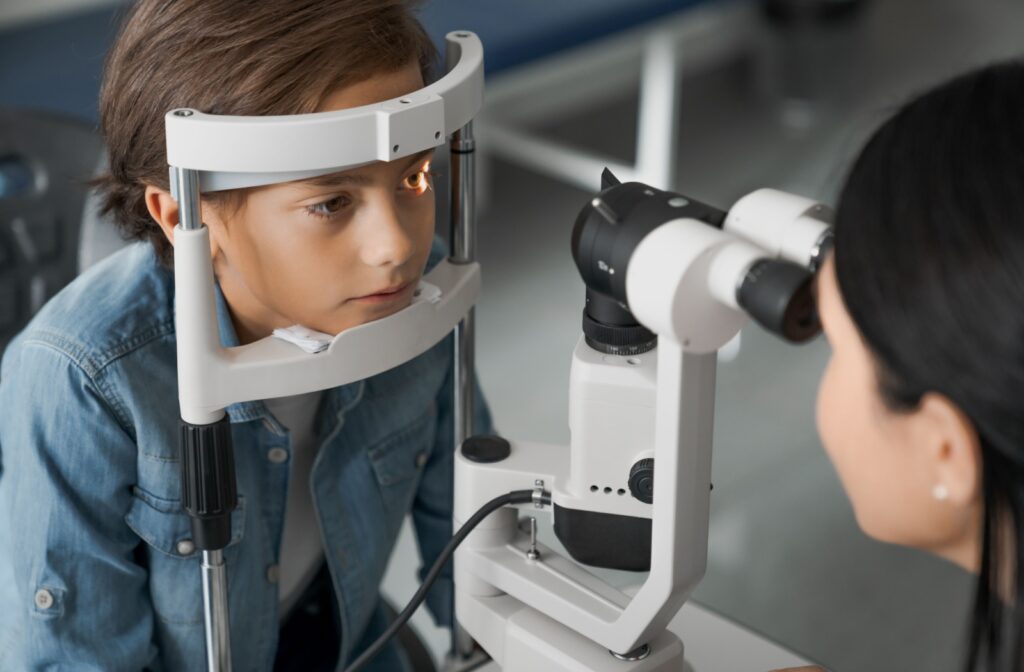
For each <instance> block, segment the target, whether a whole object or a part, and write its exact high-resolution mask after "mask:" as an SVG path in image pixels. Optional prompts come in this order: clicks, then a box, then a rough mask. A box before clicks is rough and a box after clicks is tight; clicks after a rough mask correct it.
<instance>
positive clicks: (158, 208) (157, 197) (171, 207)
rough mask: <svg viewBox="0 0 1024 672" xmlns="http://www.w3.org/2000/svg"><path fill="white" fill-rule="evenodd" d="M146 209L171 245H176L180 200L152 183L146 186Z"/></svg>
mask: <svg viewBox="0 0 1024 672" xmlns="http://www.w3.org/2000/svg"><path fill="white" fill-rule="evenodd" d="M146 209H147V210H149V216H150V217H152V218H153V221H154V222H156V223H157V224H159V225H160V229H161V230H163V232H164V235H165V236H167V240H169V241H170V243H171V245H174V227H175V226H177V225H178V202H177V201H176V200H174V199H173V198H172V197H171V193H170V192H169V191H164V190H163V189H159V188H157V187H154V186H152V185H148V186H146Z"/></svg>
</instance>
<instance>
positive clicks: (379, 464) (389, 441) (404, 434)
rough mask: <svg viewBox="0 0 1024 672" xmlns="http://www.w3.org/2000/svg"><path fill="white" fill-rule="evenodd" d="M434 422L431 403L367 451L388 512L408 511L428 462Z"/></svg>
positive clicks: (433, 407) (435, 410) (434, 429)
mask: <svg viewBox="0 0 1024 672" xmlns="http://www.w3.org/2000/svg"><path fill="white" fill-rule="evenodd" d="M436 419H437V409H436V408H435V406H434V405H433V404H432V405H431V407H430V409H429V410H428V411H427V412H426V413H424V414H423V415H421V416H420V417H419V418H417V419H416V420H413V421H412V422H411V423H409V424H408V425H406V426H404V427H402V428H401V429H400V430H398V431H397V432H394V433H392V434H390V435H388V436H387V437H385V438H383V439H381V440H380V441H378V442H377V443H376V444H374V445H373V446H372V447H371V448H370V449H369V452H368V455H369V458H370V465H371V466H372V467H373V473H374V475H375V476H376V479H377V484H378V486H379V487H380V490H381V496H382V498H383V500H384V505H385V506H386V507H388V508H389V509H400V510H403V511H404V510H406V509H408V507H409V505H410V500H411V498H412V495H413V493H414V492H415V487H414V486H415V485H416V483H417V481H418V477H419V475H420V474H421V473H422V472H423V468H424V467H425V466H426V464H427V461H428V460H429V459H430V452H431V448H432V447H433V445H434V435H435V431H436Z"/></svg>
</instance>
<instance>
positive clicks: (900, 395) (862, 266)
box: [835, 62, 1024, 671]
mask: <svg viewBox="0 0 1024 672" xmlns="http://www.w3.org/2000/svg"><path fill="white" fill-rule="evenodd" d="M835 262H836V276H837V279H838V284H839V289H840V293H841V294H842V296H843V299H844V301H845V303H846V307H847V309H848V311H849V313H850V316H851V317H852V318H853V321H854V323H855V324H856V325H857V328H858V329H859V331H860V333H861V335H862V337H863V338H864V341H865V343H866V344H867V346H868V348H869V350H870V351H872V353H873V354H874V356H875V360H876V364H877V369H878V373H879V376H878V378H879V385H880V388H881V390H880V391H881V393H882V396H883V398H884V399H885V401H886V403H887V405H888V406H889V407H890V408H892V409H894V410H896V411H909V410H913V409H914V408H916V407H917V406H918V405H919V404H920V402H921V399H922V397H923V396H924V395H925V393H927V392H932V391H934V392H938V393H940V394H942V395H944V396H946V397H947V398H949V399H950V400H951V401H952V402H953V403H955V404H956V405H957V406H958V407H959V408H960V409H961V410H962V411H963V412H964V413H965V414H966V415H967V417H968V418H969V419H970V420H971V422H972V423H973V425H974V427H975V429H976V431H977V433H978V436H979V437H980V442H981V459H982V463H983V466H982V489H983V504H984V525H983V541H982V556H981V559H980V560H981V562H980V575H979V577H978V586H977V593H976V597H975V603H974V612H973V619H972V623H971V628H970V640H969V647H968V659H967V667H968V669H969V670H975V669H987V670H991V671H995V670H1014V671H1019V670H1021V669H1024V668H1022V663H1024V659H1022V652H1021V648H1022V645H1024V640H1022V633H1024V611H1022V610H1020V609H1018V608H1017V605H1024V580H1022V568H1024V562H1021V561H1020V558H1022V557H1024V546H1022V543H1024V63H1020V62H1011V63H1003V64H998V65H993V66H990V67H986V68H984V69H982V70H978V71H975V72H972V73H970V74H967V75H964V76H961V77H958V78H957V79H954V80H953V81H951V82H949V83H947V84H944V85H942V86H940V87H938V88H936V89H934V90H932V91H930V92H928V93H927V94H925V95H923V96H921V97H920V98H917V99H916V100H914V101H912V102H910V103H909V104H907V105H906V106H905V107H903V108H902V109H901V110H900V111H899V112H897V113H896V115H895V116H893V117H892V118H891V119H890V120H889V121H887V122H886V123H885V124H884V125H883V126H882V127H881V129H879V130H878V131H877V132H876V133H875V135H874V136H873V137H872V138H871V140H870V141H869V143H868V144H867V146H866V147H865V149H864V150H863V152H862V153H861V155H860V157H859V158H858V160H857V161H856V163H855V165H854V167H853V169H852V172H851V173H850V175H849V178H848V180H847V183H846V186H845V188H844V190H843V193H842V195H841V198H840V203H839V207H838V211H837V217H836V243H835Z"/></svg>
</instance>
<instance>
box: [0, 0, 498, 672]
mask: <svg viewBox="0 0 1024 672" xmlns="http://www.w3.org/2000/svg"><path fill="white" fill-rule="evenodd" d="M434 59H435V53H434V48H433V46H432V45H431V43H430V40H429V38H428V37H427V36H426V35H425V34H424V32H423V30H422V28H421V27H420V25H419V24H418V23H417V21H416V20H415V18H414V17H413V16H412V14H411V8H410V7H409V6H408V3H407V2H403V1H401V0H288V2H284V1H283V0H279V1H275V2H259V3H249V2H243V1H242V0H173V1H171V0H141V1H140V2H139V3H138V4H137V5H136V6H135V7H133V9H132V10H131V11H130V13H129V15H128V16H127V17H126V20H125V23H124V25H123V27H122V29H121V33H120V35H119V37H118V39H117V42H116V44H115V46H114V48H113V49H112V51H111V53H110V55H109V56H108V61H107V66H106V72H105V76H104V83H103V88H102V92H101V117H102V126H103V132H104V136H105V140H106V142H107V148H108V153H109V165H110V173H109V174H108V175H106V176H104V177H103V178H101V180H100V182H99V187H100V189H101V191H102V193H103V195H104V196H105V201H106V209H107V211H108V212H109V213H111V214H113V216H114V218H115V219H116V221H117V223H118V225H119V227H120V228H121V230H122V232H123V233H124V234H125V235H126V237H128V238H133V239H137V240H143V241H148V244H140V245H133V246H131V247H129V248H128V249H126V250H124V251H122V252H120V253H118V254H116V255H114V256H113V257H111V258H110V259H108V260H106V261H105V262H103V263H101V264H99V265H98V266H97V267H95V268H94V269H92V270H90V272H88V273H87V274H85V275H83V276H82V277H80V278H79V279H77V280H76V281H75V282H74V283H72V284H71V285H70V286H69V287H67V288H66V289H65V290H64V291H63V292H61V293H60V294H59V295H58V296H56V297H55V298H54V299H53V300H52V301H51V302H50V303H49V304H48V305H47V306H46V307H45V308H44V309H43V311H41V312H40V314H39V315H38V316H37V318H36V319H35V320H34V321H33V322H32V324H30V325H29V327H27V328H26V330H25V331H24V332H23V333H22V334H20V335H19V337H18V338H17V339H16V340H15V341H14V342H12V344H11V345H10V347H9V348H8V350H7V352H6V353H5V356H4V359H3V365H2V372H0V380H2V384H0V408H3V409H4V418H3V421H2V423H0V447H2V451H3V452H2V457H3V472H2V475H0V605H2V607H3V608H0V669H4V670H7V669H11V670H14V669H18V670H21V669H37V668H40V669H41V668H44V667H46V668H48V667H50V666H55V667H62V668H63V667H69V668H74V669H84V668H89V669H102V670H140V669H143V668H148V669H166V670H199V669H204V667H205V639H204V631H203V608H202V593H201V586H200V573H199V555H200V553H199V552H198V551H197V550H196V548H195V544H194V543H193V541H192V540H191V539H190V538H189V537H190V534H191V532H190V529H189V521H188V517H187V515H186V514H185V512H184V511H183V510H182V507H181V501H180V497H181V495H180V484H179V476H178V470H179V465H178V456H177V432H178V430H177V422H178V405H177V378H176V355H175V331H174V281H173V271H172V270H171V269H172V266H173V243H174V226H175V225H176V224H177V221H178V209H177V203H176V202H175V201H174V200H173V199H172V198H171V196H170V194H169V190H168V184H167V161H166V155H165V151H164V122H163V117H164V114H165V112H166V111H167V110H170V109H173V108H175V107H193V108H197V109H200V110H203V111H205V112H209V113H214V114H237V115H268V114H298V113H306V112H315V111H331V110H339V109H344V108H350V107H356V106H360V105H366V104H370V103H373V102H378V101H381V100H386V99H389V98H393V97H397V96H401V95H404V94H407V93H409V92H412V91H415V90H417V89H420V88H422V87H423V86H424V80H425V77H426V73H427V71H428V68H429V66H430V64H431V63H432V62H433V61H434ZM429 160H430V156H429V155H417V156H413V157H407V158H405V159H401V160H397V161H395V162H392V163H377V164H372V165H369V166H364V167H362V168H358V169H355V170H350V171H345V172H343V173H337V174H334V175H330V176H324V177H319V178H314V179H311V180H305V181H301V182H294V183H287V184H278V185H271V186H267V187H258V188H251V189H243V190H236V191H233V192H222V193H212V194H209V195H207V196H204V199H203V203H202V217H203V221H204V223H205V224H206V225H207V226H208V227H209V229H210V240H211V252H212V255H213V263H214V272H215V275H216V277H217V281H218V294H217V310H218V320H219V325H220V331H221V338H222V341H223V343H224V345H225V346H233V345H238V344H244V343H249V342H252V341H254V340H257V339H259V338H262V337H264V336H267V335H268V334H270V333H271V332H272V331H273V329H274V328H277V327H287V326H291V325H293V324H302V325H303V326H306V327H310V328H313V329H315V330H318V331H323V332H327V333H332V334H333V333H338V332H340V331H342V330H344V329H347V328H349V327H352V326H355V325H358V324H362V323H365V322H367V321H370V320H375V319H379V318H381V317H384V316H386V315H390V314H393V313H395V312H397V311H399V310H401V309H402V308H404V307H405V306H407V305H408V304H409V302H410V301H411V296H412V291H413V289H414V288H415V286H416V283H417V281H418V279H419V278H420V276H421V275H422V273H423V271H424V268H425V267H426V266H428V265H429V264H430V263H436V261H437V260H438V259H439V258H440V257H441V254H442V253H441V252H440V251H439V249H438V248H437V247H436V246H435V247H434V248H433V250H432V245H431V242H432V239H433V230H434V197H433V192H432V190H431V182H430V174H429ZM428 257H429V259H428ZM450 360H451V357H450V342H448V341H445V342H442V343H441V344H439V345H438V346H436V347H434V348H433V349H431V350H429V351H428V352H427V353H425V354H423V355H422V356H420V357H418V358H416V359H414V360H412V361H411V362H408V363H407V364H405V365H402V366H400V367H397V368H395V369H392V370H390V371H388V372H385V373H383V374H381V375H378V376H375V377H373V378H371V379H368V380H365V381H360V382H357V383H353V384H350V385H345V386H341V387H338V388H334V389H330V390H324V391H323V392H316V393H313V394H309V395H301V396H299V397H291V398H287V399H277V400H269V401H266V402H260V401H256V402H247V403H241V404H235V405H233V406H231V407H229V408H228V409H227V411H228V416H229V419H230V421H231V427H232V436H233V441H234V445H235V460H236V468H237V472H238V473H237V479H238V490H239V495H240V497H239V507H238V509H237V510H236V511H235V513H234V515H233V519H232V541H231V544H230V545H229V546H228V547H227V548H226V549H225V552H224V554H225V559H226V562H227V565H228V573H229V606H230V614H231V634H232V649H233V652H232V653H233V661H234V667H235V668H236V669H239V670H269V669H303V670H317V669H333V668H334V667H335V665H336V664H337V663H339V662H341V661H346V660H349V659H351V658H353V657H354V656H355V655H358V653H359V652H360V651H362V650H363V649H364V648H365V647H366V646H367V645H368V644H369V643H370V642H372V641H373V640H374V639H375V638H376V635H377V634H379V633H380V632H381V631H382V630H383V628H384V626H385V620H384V615H383V611H382V608H381V604H380V599H379V596H378V586H379V584H380V580H381V577H382V574H383V571H384V568H385V566H386V563H387V559H388V556H389V554H390V551H391V549H392V547H393V544H394V541H395V539H396V536H397V534H398V530H399V527H400V525H401V522H402V520H403V518H404V516H405V514H406V513H407V512H409V511H411V512H412V515H413V520H414V523H415V526H416V530H417V536H418V540H419V543H420V548H421V551H422V555H423V560H424V565H425V566H429V565H430V564H431V562H432V561H433V559H434V557H435V556H436V555H437V553H438V551H439V550H440V549H441V547H442V546H443V545H444V543H445V541H446V540H447V538H448V537H449V536H450V533H451V486H452V484H451V477H452V442H453V438H452V417H451V401H450V392H451V361H450ZM478 408H480V409H481V411H480V416H479V417H478V418H477V429H478V430H482V431H488V430H489V424H490V421H489V418H488V417H487V412H486V408H485V407H484V405H483V404H479V405H478ZM450 585H451V584H450V579H449V580H448V581H441V582H439V583H438V585H437V586H436V587H435V589H434V591H433V593H432V595H431V597H430V598H429V599H428V605H429V606H430V607H431V609H432V611H433V613H434V615H435V618H436V619H437V620H438V622H439V623H443V624H448V623H449V622H450V619H451V608H452V607H451V604H450V599H449V595H450V593H449V591H450ZM406 666H407V663H406V662H405V661H404V659H403V658H402V656H401V654H400V652H399V651H398V650H397V648H396V647H394V646H390V647H389V649H388V650H386V651H385V652H384V653H382V654H381V655H380V656H379V657H378V658H377V660H376V661H375V663H374V667H373V669H379V670H399V669H402V668H403V667H406Z"/></svg>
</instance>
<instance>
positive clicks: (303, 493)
mask: <svg viewBox="0 0 1024 672" xmlns="http://www.w3.org/2000/svg"><path fill="white" fill-rule="evenodd" d="M320 395H321V393H320V392H310V393H309V394H300V395H297V396H294V397H281V398H278V399H267V400H265V401H264V402H263V403H265V404H266V406H267V408H268V409H269V410H270V412H271V413H272V414H273V415H274V417H275V418H276V419H277V421H278V422H280V423H281V424H282V425H284V426H285V427H286V428H287V429H288V430H289V431H290V432H291V444H292V454H291V462H292V464H291V470H290V475H289V477H288V502H287V504H286V505H285V512H284V532H283V533H282V538H281V559H280V563H279V566H278V570H279V574H278V584H277V586H278V596H279V600H280V610H279V613H280V614H281V618H282V619H284V617H285V616H287V615H288V613H289V612H290V611H291V609H292V607H294V606H295V603H296V602H297V601H298V599H299V597H301V596H302V591H303V590H305V589H306V587H307V586H309V584H310V582H311V581H312V580H313V578H314V577H315V576H316V573H317V570H319V569H320V563H321V562H323V557H324V550H323V543H322V542H321V540H320V528H319V527H318V525H317V520H316V510H315V509H314V508H313V496H312V493H311V492H310V482H309V477H310V474H311V473H312V471H313V461H314V460H315V459H316V453H317V450H318V449H319V448H320V443H319V441H317V439H316V437H315V435H314V429H313V420H314V419H315V417H316V411H317V407H318V406H319V405H320Z"/></svg>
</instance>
